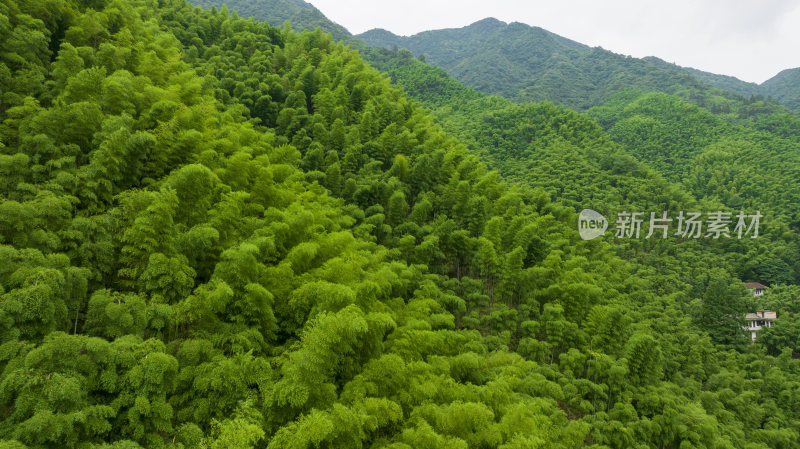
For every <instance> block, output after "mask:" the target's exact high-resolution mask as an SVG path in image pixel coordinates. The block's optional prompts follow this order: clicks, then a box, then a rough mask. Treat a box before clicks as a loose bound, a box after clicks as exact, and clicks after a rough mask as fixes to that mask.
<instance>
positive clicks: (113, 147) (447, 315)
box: [0, 0, 800, 449]
mask: <svg viewBox="0 0 800 449" xmlns="http://www.w3.org/2000/svg"><path fill="white" fill-rule="evenodd" d="M0 50H2V51H0V73H3V77H2V78H0V91H2V97H1V98H2V104H0V123H1V124H2V125H1V126H0V142H2V145H0V171H2V173H3V178H2V183H0V253H2V260H3V261H4V264H2V266H0V446H2V447H8V448H15V449H18V448H26V447H28V448H106V449H108V448H116V449H123V448H124V449H134V448H138V447H146V448H175V449H177V448H226V449H238V448H311V447H330V448H333V447H341V448H363V447H371V448H381V447H386V448H395V449H400V448H418V447H426V448H512V447H548V448H564V449H566V448H574V447H591V448H594V449H601V448H619V449H623V448H630V447H641V448H645V447H684V448H686V447H698V448H699V447H709V448H710V447H715V448H731V447H732V448H765V447H767V448H782V447H791V446H792V445H793V444H794V442H795V441H797V440H798V438H799V437H800V436H799V435H800V405H798V404H800V394H798V392H800V383H798V382H797V375H798V373H800V361H798V360H797V359H793V358H792V348H788V347H787V348H786V350H783V348H784V347H785V346H780V345H778V346H776V347H775V348H774V350H773V352H774V356H770V355H767V354H765V353H763V352H762V350H761V347H759V346H750V347H748V348H747V349H746V350H745V351H744V352H736V351H732V350H730V348H731V346H718V345H717V344H715V343H714V342H713V341H712V339H711V338H710V337H709V335H708V333H707V332H706V331H704V330H702V329H703V327H704V325H703V322H702V320H701V321H700V322H699V323H698V322H695V321H694V320H693V319H692V318H690V317H689V315H688V311H689V310H693V309H692V307H694V306H697V307H696V308H697V310H699V316H700V317H701V318H702V319H706V320H714V318H715V315H714V313H713V312H714V311H715V307H717V306H722V307H725V308H727V309H726V310H738V309H741V308H743V307H746V304H745V302H744V301H745V295H746V293H745V292H744V290H743V289H742V287H741V285H739V284H738V281H736V280H735V279H733V278H732V277H731V276H730V274H729V273H726V272H725V271H723V270H719V269H716V270H715V269H709V270H707V272H706V273H704V275H703V276H702V278H701V279H699V280H698V288H697V293H686V292H674V293H672V294H662V293H661V290H662V289H661V287H660V286H659V285H657V284H655V283H654V282H653V280H652V278H650V277H642V276H639V275H637V274H636V273H635V271H634V267H632V266H631V265H630V264H629V263H627V262H625V261H623V260H621V259H620V258H618V257H617V256H616V255H615V254H614V253H613V252H612V251H611V248H610V245H608V244H606V243H603V242H602V241H583V240H581V239H580V238H579V236H578V234H577V231H576V229H575V213H574V211H573V210H572V209H571V208H570V207H568V206H565V205H564V204H562V203H560V202H552V201H550V200H549V199H548V196H549V195H548V194H547V193H546V192H545V191H543V190H541V189H532V188H530V187H526V186H524V185H519V184H509V183H507V182H506V181H504V180H503V178H502V177H501V176H499V175H498V174H497V173H496V172H492V171H488V170H487V169H486V167H485V166H484V165H483V163H482V162H481V161H480V160H479V159H478V158H477V157H476V156H475V155H473V154H472V153H471V152H470V151H469V150H468V149H467V148H466V147H465V146H463V145H462V144H460V143H459V142H458V141H457V140H456V139H455V138H453V137H451V136H450V135H448V134H446V133H445V132H443V131H442V130H441V129H440V128H439V127H438V125H436V124H435V123H434V121H433V118H432V117H431V116H430V115H429V114H428V113H427V112H426V111H425V110H423V109H422V108H421V107H419V105H418V104H416V103H415V102H412V101H409V100H407V99H406V98H405V96H404V93H403V92H402V91H401V90H399V89H397V88H395V87H393V86H392V85H391V84H390V82H389V80H388V79H386V78H384V77H383V76H382V75H381V74H380V73H379V72H378V71H376V70H375V69H373V68H370V67H369V66H368V65H367V64H365V62H364V61H363V60H362V59H361V58H360V57H359V55H358V53H357V52H355V51H352V50H351V49H349V48H347V47H345V46H343V45H341V44H336V43H334V42H333V41H332V40H331V39H330V38H329V37H328V36H326V35H324V34H322V33H319V32H314V33H311V32H307V33H303V34H297V33H295V32H292V31H290V30H288V29H277V28H273V27H270V26H269V25H268V24H265V23H259V22H254V21H248V20H243V19H240V18H238V17H236V16H233V15H229V14H228V13H227V12H225V11H224V10H212V11H204V10H201V9H199V8H193V7H191V6H190V5H188V4H187V3H184V2H183V1H154V0H153V1H150V0H113V1H110V2H108V3H100V2H92V1H81V0H44V1H41V2H37V1H26V2H19V3H17V2H15V1H14V0H9V1H6V2H4V3H2V4H0ZM568 118H569V117H568ZM581 123H585V122H581V121H580V120H572V119H570V120H565V121H564V123H563V125H564V126H563V128H564V130H565V132H569V129H570V128H572V127H574V126H584V125H581ZM561 128H562V127H561V126H559V129H561ZM578 131H579V129H576V131H575V132H578ZM590 131H591V130H590ZM581 132H585V131H581ZM592 132H594V131H592ZM737 308H738V309H737ZM714 326H716V329H723V328H725V329H727V330H728V331H731V330H733V331H736V330H740V328H739V326H740V322H739V320H737V318H736V315H730V316H726V315H723V319H722V320H715V323H714Z"/></svg>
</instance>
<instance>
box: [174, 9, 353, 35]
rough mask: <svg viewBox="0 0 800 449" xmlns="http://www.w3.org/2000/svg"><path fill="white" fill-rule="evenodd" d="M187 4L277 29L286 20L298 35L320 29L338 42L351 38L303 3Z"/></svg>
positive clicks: (339, 27)
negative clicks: (227, 13)
mask: <svg viewBox="0 0 800 449" xmlns="http://www.w3.org/2000/svg"><path fill="white" fill-rule="evenodd" d="M190 3H192V4H194V5H197V6H201V7H203V8H205V9H211V7H212V6H213V7H215V8H217V9H221V8H226V9H227V8H231V10H232V11H234V12H235V13H236V14H238V15H239V16H241V17H242V18H249V17H255V18H256V19H258V20H260V21H262V22H267V23H269V24H270V25H272V26H276V27H281V26H283V24H284V22H286V21H287V20H288V21H289V22H290V23H291V25H292V27H295V28H296V29H297V31H303V30H311V31H313V30H314V29H316V28H317V27H320V28H322V30H323V31H325V32H326V33H331V35H332V36H333V38H334V39H335V40H337V41H339V40H342V39H347V38H350V37H351V35H350V32H349V31H347V30H346V29H344V27H342V26H341V25H339V24H337V23H334V22H332V21H330V20H329V19H328V18H327V17H325V15H324V14H322V13H321V12H320V11H319V10H318V9H317V8H315V7H314V5H312V4H310V3H307V2H305V1H303V0H247V1H238V0H233V1H220V0H191V1H190Z"/></svg>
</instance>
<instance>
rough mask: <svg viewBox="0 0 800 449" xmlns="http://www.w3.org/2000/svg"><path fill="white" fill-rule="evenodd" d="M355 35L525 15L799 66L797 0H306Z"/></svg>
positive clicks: (587, 37) (613, 36)
mask: <svg viewBox="0 0 800 449" xmlns="http://www.w3.org/2000/svg"><path fill="white" fill-rule="evenodd" d="M307 1H310V3H312V4H314V6H316V7H317V8H319V9H320V10H321V11H322V12H323V13H324V14H325V15H326V16H328V18H330V19H331V20H333V21H334V22H337V23H339V24H340V25H343V26H344V27H345V28H347V29H348V30H349V31H350V32H352V33H354V34H358V33H361V32H364V31H367V30H368V29H371V28H385V29H387V30H389V31H391V32H393V33H395V34H400V35H411V34H415V33H418V32H420V31H425V30H432V29H440V28H454V27H462V26H465V25H469V24H470V23H473V22H476V21H478V20H480V19H483V18H486V17H495V18H497V19H500V20H503V21H505V22H514V21H516V22H523V23H527V24H528V25H534V26H539V27H542V28H544V29H546V30H549V31H552V32H554V33H556V34H560V35H562V36H564V37H567V38H570V39H572V40H576V41H578V42H581V43H584V44H587V45H590V46H601V47H603V48H605V49H607V50H611V51H614V52H616V53H622V54H626V55H631V56H636V57H644V56H658V57H660V58H661V59H664V60H666V61H668V62H674V63H676V64H678V65H682V66H689V67H695V68H698V69H701V70H705V71H709V72H713V73H721V74H725V75H733V76H736V77H737V78H740V79H742V80H745V81H752V82H757V83H760V82H763V81H764V80H766V79H768V78H771V77H772V76H774V75H775V74H777V73H778V72H779V71H781V70H783V69H787V68H792V67H800V0H758V1H752V0H695V1H692V0H673V1H663V0H662V1H658V2H655V1H650V0H605V1H602V0H548V1H539V0H527V1H525V0H480V1H479V0H392V1H387V0H307Z"/></svg>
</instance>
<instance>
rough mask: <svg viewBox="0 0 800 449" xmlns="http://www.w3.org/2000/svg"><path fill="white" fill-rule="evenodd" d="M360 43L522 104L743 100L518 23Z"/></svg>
mask: <svg viewBox="0 0 800 449" xmlns="http://www.w3.org/2000/svg"><path fill="white" fill-rule="evenodd" d="M357 37H359V38H361V39H363V40H364V41H365V42H367V43H368V44H370V45H373V46H378V47H384V48H389V49H391V48H393V47H397V48H401V49H402V48H406V49H408V50H409V51H411V53H412V54H414V55H415V56H424V59H425V60H426V61H427V62H429V63H431V64H434V65H436V66H439V67H441V68H443V69H445V71H447V73H449V74H450V75H451V76H453V77H454V78H455V79H457V80H459V81H461V82H462V83H464V84H466V85H467V86H470V87H472V88H474V89H476V90H478V91H481V92H483V93H486V94H491V95H499V96H502V97H506V98H509V99H511V100H514V101H517V102H525V101H552V102H554V103H556V104H559V105H564V106H567V107H570V108H573V109H577V110H585V109H588V108H590V107H592V106H597V105H599V104H602V103H604V102H605V101H607V100H609V99H610V97H611V96H612V95H613V94H614V93H616V92H619V91H623V90H630V89H639V90H643V91H659V92H665V93H669V94H676V95H680V96H682V97H685V98H688V99H691V100H692V101H695V102H698V103H699V104H701V105H703V106H709V107H710V106H711V105H712V104H715V103H717V102H720V101H721V100H722V99H731V98H735V97H737V95H735V94H733V93H730V92H727V91H722V90H719V89H714V88H712V87H711V86H710V85H708V84H706V83H704V82H702V81H700V80H699V79H698V78H697V77H695V76H693V75H692V74H690V73H689V72H687V71H686V70H684V69H682V68H680V67H678V66H676V65H674V64H668V63H666V62H664V61H662V60H660V59H658V58H645V59H638V58H631V57H630V56H623V55H619V54H616V53H612V52H610V51H607V50H604V49H602V48H599V47H598V48H591V47H589V46H586V45H583V44H580V43H578V42H575V41H571V40H569V39H566V38H563V37H561V36H558V35H556V34H553V33H550V32H549V31H546V30H543V29H541V28H538V27H531V26H528V25H525V24H523V23H518V22H515V23H510V24H507V23H505V22H501V21H499V20H496V19H484V20H481V21H479V22H476V23H474V24H472V25H469V26H466V27H464V28H458V29H446V30H435V31H426V32H422V33H419V34H416V35H414V36H409V37H401V36H395V35H394V34H392V33H390V32H388V31H385V30H371V31H367V32H366V33H363V34H360V35H358V36H357ZM717 97H722V98H717Z"/></svg>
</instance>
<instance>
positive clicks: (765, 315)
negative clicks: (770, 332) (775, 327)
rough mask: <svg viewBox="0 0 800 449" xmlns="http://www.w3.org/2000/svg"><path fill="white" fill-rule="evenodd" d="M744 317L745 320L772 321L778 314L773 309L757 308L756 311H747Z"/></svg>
mask: <svg viewBox="0 0 800 449" xmlns="http://www.w3.org/2000/svg"><path fill="white" fill-rule="evenodd" d="M744 319H745V320H747V321H761V320H765V321H772V320H776V319H778V314H777V313H776V312H775V311H774V310H759V311H758V312H756V313H748V314H747V315H745V317H744Z"/></svg>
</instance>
